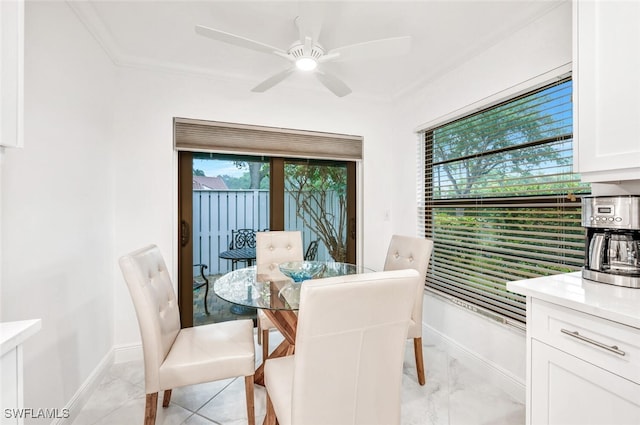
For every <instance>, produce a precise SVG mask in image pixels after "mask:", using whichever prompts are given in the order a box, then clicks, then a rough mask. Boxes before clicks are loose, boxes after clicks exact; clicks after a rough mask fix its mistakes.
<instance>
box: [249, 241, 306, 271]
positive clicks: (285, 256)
mask: <svg viewBox="0 0 640 425" xmlns="http://www.w3.org/2000/svg"><path fill="white" fill-rule="evenodd" d="M302 250H303V247H302V233H300V231H271V232H258V233H257V234H256V272H257V273H258V274H263V275H268V276H278V277H282V278H284V276H283V275H282V273H280V269H279V268H278V264H280V263H284V262H287V261H302V260H303V258H304V254H303V252H302Z"/></svg>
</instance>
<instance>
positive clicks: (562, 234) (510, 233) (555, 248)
mask: <svg viewBox="0 0 640 425" xmlns="http://www.w3.org/2000/svg"><path fill="white" fill-rule="evenodd" d="M423 136H424V139H422V140H423V142H424V144H423V146H422V148H423V158H424V187H423V189H421V192H423V193H424V200H423V202H421V208H420V214H419V217H420V225H419V226H420V230H421V231H423V232H424V235H425V236H426V237H429V238H432V239H433V240H434V253H433V258H432V260H431V264H430V269H429V273H428V277H427V287H428V288H431V289H433V290H435V291H437V292H439V293H441V294H443V295H445V296H448V297H449V298H451V299H452V300H453V301H454V302H456V303H458V304H462V305H464V306H466V307H468V308H470V309H472V310H477V311H481V312H484V313H490V314H492V315H493V314H494V313H498V316H496V317H498V318H500V319H501V320H503V321H505V322H510V323H515V324H518V323H524V322H525V317H526V315H525V300H524V297H522V296H520V295H518V294H513V293H510V292H508V291H507V290H506V282H508V281H510V280H518V279H527V278H532V277H538V276H544V275H550V274H556V273H565V272H571V271H576V270H579V268H580V267H581V266H582V264H583V258H584V229H583V228H582V227H581V225H580V211H581V206H580V198H579V197H580V195H581V194H586V193H589V191H590V187H589V186H588V184H586V183H581V182H580V179H579V177H578V176H577V175H576V174H574V173H573V170H572V164H573V147H572V144H573V138H572V105H571V80H570V79H565V80H562V81H558V82H556V83H554V84H552V85H549V86H545V87H543V88H540V89H538V90H535V91H533V92H530V93H527V94H525V95H522V96H518V97H517V98H514V99H511V100H508V101H506V102H503V103H501V104H498V105H496V106H493V107H491V108H488V109H485V110H482V111H479V112H476V113H474V114H472V115H469V116H465V117H462V118H459V119H457V120H455V121H452V122H448V123H446V124H443V125H440V126H438V127H435V128H432V129H429V130H427V131H425V132H424V134H423Z"/></svg>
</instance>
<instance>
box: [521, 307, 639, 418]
mask: <svg viewBox="0 0 640 425" xmlns="http://www.w3.org/2000/svg"><path fill="white" fill-rule="evenodd" d="M530 307H531V313H532V314H531V318H532V323H531V324H530V325H529V326H530V328H531V332H530V334H529V338H530V341H529V352H530V366H529V367H530V374H531V375H530V401H531V406H530V407H531V408H530V412H529V417H530V422H528V423H530V424H536V425H538V424H540V425H546V424H549V425H552V424H558V425H572V424H575V425H589V424H592V425H600V424H601V425H615V424H620V425H622V424H625V425H626V424H628V425H636V424H640V357H639V356H640V329H636V328H632V327H628V326H624V325H621V324H619V323H615V322H611V321H608V320H603V319H600V318H598V317H596V316H591V315H588V314H584V313H581V312H579V311H575V310H572V309H568V308H565V307H561V306H558V305H554V304H550V303H546V302H544V301H540V300H537V299H533V300H532V302H531V304H530Z"/></svg>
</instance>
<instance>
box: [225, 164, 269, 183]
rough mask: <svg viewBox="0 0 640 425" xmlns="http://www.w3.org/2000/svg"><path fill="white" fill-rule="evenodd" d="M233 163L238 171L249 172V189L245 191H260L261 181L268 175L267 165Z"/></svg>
mask: <svg viewBox="0 0 640 425" xmlns="http://www.w3.org/2000/svg"><path fill="white" fill-rule="evenodd" d="M233 163H234V165H235V166H236V167H237V168H238V169H239V170H242V169H248V170H249V187H248V188H247V189H262V187H261V183H262V179H264V178H265V177H267V176H268V175H269V164H267V163H266V162H247V161H234V162H233Z"/></svg>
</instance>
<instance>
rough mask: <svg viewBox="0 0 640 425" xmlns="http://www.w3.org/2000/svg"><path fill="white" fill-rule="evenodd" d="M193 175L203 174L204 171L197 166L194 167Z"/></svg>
mask: <svg viewBox="0 0 640 425" xmlns="http://www.w3.org/2000/svg"><path fill="white" fill-rule="evenodd" d="M193 175H194V176H204V171H202V170H200V169H198V168H194V169H193Z"/></svg>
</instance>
